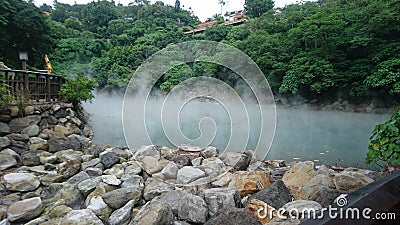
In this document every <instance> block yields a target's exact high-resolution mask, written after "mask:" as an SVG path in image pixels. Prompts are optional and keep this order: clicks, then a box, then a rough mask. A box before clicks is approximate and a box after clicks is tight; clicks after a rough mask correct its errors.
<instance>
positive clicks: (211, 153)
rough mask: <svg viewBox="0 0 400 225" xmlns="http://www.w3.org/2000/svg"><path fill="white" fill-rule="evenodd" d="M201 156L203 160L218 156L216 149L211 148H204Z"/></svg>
mask: <svg viewBox="0 0 400 225" xmlns="http://www.w3.org/2000/svg"><path fill="white" fill-rule="evenodd" d="M201 155H202V156H203V157H204V158H211V157H215V156H217V155H218V150H217V148H216V147H213V146H207V147H206V148H204V150H203V151H202V152H201Z"/></svg>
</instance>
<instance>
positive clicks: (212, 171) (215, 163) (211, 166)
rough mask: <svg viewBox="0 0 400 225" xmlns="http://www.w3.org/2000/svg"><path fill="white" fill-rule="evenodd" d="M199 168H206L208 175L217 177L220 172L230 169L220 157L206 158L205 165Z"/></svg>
mask: <svg viewBox="0 0 400 225" xmlns="http://www.w3.org/2000/svg"><path fill="white" fill-rule="evenodd" d="M198 168H200V169H202V170H204V172H206V175H207V176H209V177H217V176H219V175H220V174H223V173H225V172H227V171H228V169H229V168H228V167H227V166H226V165H225V164H224V162H222V160H220V159H215V160H212V161H210V160H207V159H206V160H204V162H203V165H202V166H199V167H198Z"/></svg>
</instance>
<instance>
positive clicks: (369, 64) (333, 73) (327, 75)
mask: <svg viewBox="0 0 400 225" xmlns="http://www.w3.org/2000/svg"><path fill="white" fill-rule="evenodd" d="M32 2H33V1H28V2H26V1H22V0H1V1H0V26H1V29H0V49H1V51H0V61H3V62H4V63H5V64H6V65H8V66H9V67H11V68H19V67H20V62H19V60H18V51H19V50H27V51H29V61H28V68H29V69H31V70H35V69H44V60H43V57H44V54H47V55H48V56H49V58H50V60H51V63H52V64H53V68H54V73H55V74H60V75H63V76H67V77H69V76H75V75H78V74H81V75H86V76H90V77H93V78H95V79H96V81H97V83H98V88H99V89H102V90H104V91H107V90H123V89H124V88H125V87H126V85H127V84H128V81H129V80H130V78H131V77H132V75H133V74H134V73H135V70H136V69H137V68H138V67H139V66H140V64H141V63H142V62H143V61H144V60H145V59H146V58H148V57H149V56H151V55H152V54H153V53H155V52H157V51H159V50H161V49H163V48H164V47H166V46H167V45H169V44H171V43H179V42H183V41H190V40H212V41H218V42H223V43H227V44H229V45H232V46H234V47H237V48H238V49H240V50H242V51H243V52H245V53H246V54H248V55H249V56H250V57H251V58H252V59H253V60H254V61H255V62H256V63H257V64H258V66H259V67H260V68H261V70H262V71H263V72H264V74H265V76H266V78H267V79H268V81H269V83H270V85H271V87H272V89H273V91H274V92H275V93H281V94H288V95H290V94H300V95H302V96H304V97H306V98H315V97H316V96H318V97H319V98H326V99H328V98H329V97H330V96H334V97H336V96H337V93H341V94H340V97H341V98H345V99H366V98H368V97H371V96H374V97H376V96H378V97H380V98H386V97H390V98H398V97H399V96H400V14H399V13H398V12H400V1H398V0H384V1H383V0H369V1H365V0H318V1H315V2H302V3H297V4H291V5H287V6H286V7H284V8H274V2H273V1H272V0H246V3H245V6H244V9H245V13H246V15H247V16H249V18H250V19H249V20H248V21H246V23H245V24H243V25H240V26H218V25H214V26H213V27H211V28H208V29H207V30H206V31H205V32H204V33H201V34H197V35H185V34H184V31H187V30H191V29H194V28H197V24H198V23H200V21H199V19H198V18H197V17H196V16H195V15H194V14H193V12H192V11H190V9H189V11H188V10H184V9H183V8H182V7H181V5H180V2H179V0H177V1H176V3H175V5H174V6H170V5H166V4H164V3H163V2H161V1H158V2H155V3H154V4H150V1H147V0H135V1H134V2H132V3H131V4H129V5H128V6H123V5H120V4H117V3H115V2H114V1H105V0H98V1H93V2H91V3H88V4H74V5H68V4H62V3H58V2H57V1H56V0H55V1H54V4H53V5H52V6H50V5H46V4H44V5H42V6H40V7H36V6H35V5H34V4H33V3H32ZM223 3H224V2H223V1H220V4H223ZM213 19H217V20H219V21H221V22H223V18H222V17H221V16H220V15H215V16H214V17H213V18H210V19H209V20H213ZM195 76H213V77H216V78H218V79H221V80H223V81H224V82H227V83H228V84H230V85H231V86H233V87H236V85H237V82H238V77H237V76H235V75H234V74H232V72H231V71H230V70H227V69H226V68H224V67H222V66H219V65H213V64H209V63H194V64H191V65H185V66H181V67H178V68H174V69H172V70H170V71H169V72H168V73H167V74H165V75H164V76H163V77H162V78H161V79H160V80H159V82H158V83H157V84H158V85H159V87H160V89H162V90H165V91H168V90H170V89H171V88H172V87H174V86H175V85H177V84H179V82H181V81H183V80H184V79H187V78H189V77H195Z"/></svg>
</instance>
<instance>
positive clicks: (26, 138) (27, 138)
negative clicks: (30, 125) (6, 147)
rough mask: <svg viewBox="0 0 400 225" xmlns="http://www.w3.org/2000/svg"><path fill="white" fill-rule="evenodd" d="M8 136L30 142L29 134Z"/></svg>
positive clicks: (14, 139)
mask: <svg viewBox="0 0 400 225" xmlns="http://www.w3.org/2000/svg"><path fill="white" fill-rule="evenodd" d="M7 137H8V138H9V139H11V140H13V141H22V142H28V141H29V136H28V135H27V134H14V133H13V134H9V135H7Z"/></svg>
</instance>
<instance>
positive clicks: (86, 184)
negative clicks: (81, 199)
mask: <svg viewBox="0 0 400 225" xmlns="http://www.w3.org/2000/svg"><path fill="white" fill-rule="evenodd" d="M101 180H102V179H101V177H94V178H90V179H87V180H84V181H81V182H80V183H79V184H78V190H80V191H81V192H82V193H83V194H84V195H85V196H86V195H88V194H89V193H90V192H92V191H93V190H94V189H95V188H96V186H97V184H99V183H100V182H101Z"/></svg>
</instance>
